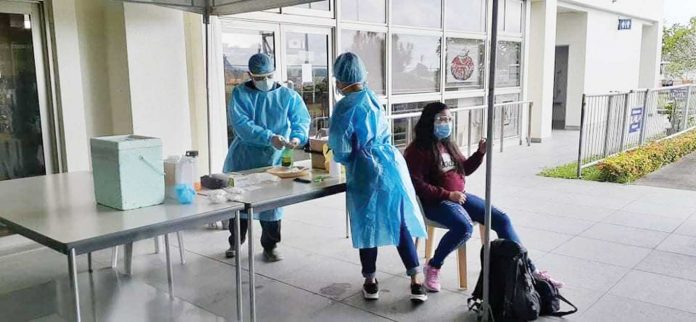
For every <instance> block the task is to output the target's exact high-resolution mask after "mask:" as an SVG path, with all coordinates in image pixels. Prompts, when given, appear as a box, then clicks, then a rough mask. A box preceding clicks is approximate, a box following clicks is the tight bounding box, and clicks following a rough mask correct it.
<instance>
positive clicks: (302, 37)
mask: <svg viewBox="0 0 696 322" xmlns="http://www.w3.org/2000/svg"><path fill="white" fill-rule="evenodd" d="M282 32H283V58H284V63H283V77H284V79H285V80H286V81H287V82H288V84H291V85H292V86H293V88H294V89H295V91H297V93H298V94H300V96H301V97H302V99H303V100H304V102H305V104H306V105H307V109H308V110H309V114H310V116H311V118H312V123H311V124H310V128H309V135H310V136H314V135H316V134H317V132H318V131H319V130H321V129H323V128H328V126H329V123H328V122H329V116H330V111H331V104H330V102H331V88H332V85H331V84H330V83H331V78H330V77H331V75H330V73H329V69H330V68H329V66H330V64H331V57H332V55H331V29H330V28H325V29H324V28H300V27H297V28H296V27H289V26H288V27H284V28H283V29H282Z"/></svg>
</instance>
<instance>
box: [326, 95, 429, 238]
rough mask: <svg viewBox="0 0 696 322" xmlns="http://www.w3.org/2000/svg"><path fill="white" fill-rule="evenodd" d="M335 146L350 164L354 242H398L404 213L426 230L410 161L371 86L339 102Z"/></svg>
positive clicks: (414, 229) (411, 224)
mask: <svg viewBox="0 0 696 322" xmlns="http://www.w3.org/2000/svg"><path fill="white" fill-rule="evenodd" d="M329 147H330V148H331V149H332V150H333V155H334V158H335V160H336V161H337V162H339V163H341V164H343V165H345V166H346V179H347V186H348V187H347V190H348V191H347V198H348V210H349V212H350V226H351V232H352V235H353V247H355V248H372V247H379V246H386V245H398V244H399V230H400V226H401V220H402V218H403V220H405V221H406V226H407V227H408V230H409V231H410V232H411V235H412V236H413V237H425V236H426V233H425V225H424V224H423V217H422V215H421V211H420V207H419V206H418V201H417V199H416V193H415V190H414V189H413V184H412V183H411V178H410V176H409V172H408V167H407V166H406V161H405V160H404V158H403V157H402V156H401V153H400V152H399V150H397V149H396V147H394V146H393V145H392V144H391V131H390V129H389V124H388V123H387V120H386V118H385V117H384V113H383V112H382V108H381V104H379V102H378V101H377V98H375V96H374V94H373V93H372V92H371V91H370V90H368V89H364V90H362V91H359V92H353V93H350V94H348V95H347V96H346V97H344V98H343V99H342V100H340V101H339V102H338V103H337V104H336V106H335V108H334V112H333V115H332V117H331V127H330V129H329Z"/></svg>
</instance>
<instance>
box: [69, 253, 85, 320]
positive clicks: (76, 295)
mask: <svg viewBox="0 0 696 322" xmlns="http://www.w3.org/2000/svg"><path fill="white" fill-rule="evenodd" d="M68 274H69V275H70V288H71V290H72V293H73V300H74V301H75V302H74V304H75V307H74V309H75V321H77V322H80V321H82V317H81V316H80V291H79V289H78V288H77V266H76V264H75V249H74V248H73V249H70V251H69V253H68Z"/></svg>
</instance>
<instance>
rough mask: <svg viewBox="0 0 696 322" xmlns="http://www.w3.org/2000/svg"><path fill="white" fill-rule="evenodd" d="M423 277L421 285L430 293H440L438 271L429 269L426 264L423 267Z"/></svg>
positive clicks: (432, 268)
mask: <svg viewBox="0 0 696 322" xmlns="http://www.w3.org/2000/svg"><path fill="white" fill-rule="evenodd" d="M423 275H425V283H423V285H424V286H425V288H426V289H427V290H428V291H430V292H439V291H440V288H441V287H440V269H437V268H435V267H431V266H430V265H428V264H425V266H423Z"/></svg>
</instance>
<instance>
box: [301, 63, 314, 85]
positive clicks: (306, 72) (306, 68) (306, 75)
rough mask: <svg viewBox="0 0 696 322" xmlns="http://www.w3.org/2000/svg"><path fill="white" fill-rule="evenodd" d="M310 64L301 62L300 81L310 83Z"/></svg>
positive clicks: (311, 80)
mask: <svg viewBox="0 0 696 322" xmlns="http://www.w3.org/2000/svg"><path fill="white" fill-rule="evenodd" d="M312 82H314V80H313V79H312V64H302V83H312Z"/></svg>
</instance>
